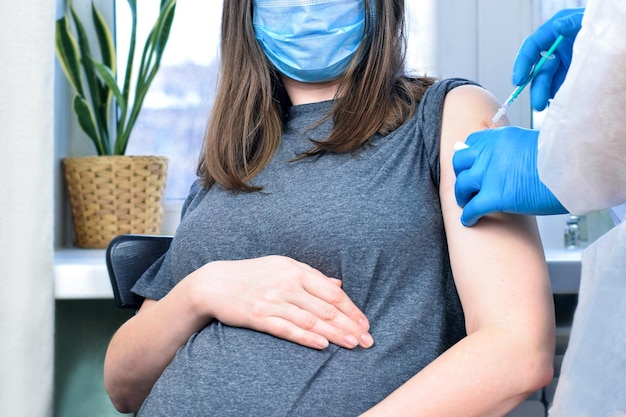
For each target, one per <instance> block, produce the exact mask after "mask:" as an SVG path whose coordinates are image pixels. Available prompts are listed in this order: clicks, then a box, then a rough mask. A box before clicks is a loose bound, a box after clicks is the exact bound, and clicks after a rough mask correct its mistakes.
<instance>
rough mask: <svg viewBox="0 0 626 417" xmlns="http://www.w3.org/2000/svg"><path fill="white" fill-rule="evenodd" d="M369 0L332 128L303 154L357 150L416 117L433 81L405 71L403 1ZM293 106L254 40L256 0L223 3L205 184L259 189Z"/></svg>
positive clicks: (201, 168) (201, 170) (202, 170)
mask: <svg viewBox="0 0 626 417" xmlns="http://www.w3.org/2000/svg"><path fill="white" fill-rule="evenodd" d="M364 1H365V6H366V10H370V12H369V13H366V16H365V30H364V33H365V35H364V39H363V41H362V42H361V46H360V49H359V51H358V52H357V54H356V57H355V59H354V60H353V62H352V64H351V65H350V67H349V68H348V70H347V72H346V74H345V75H344V76H343V77H342V79H341V81H340V84H339V91H338V94H337V96H338V97H339V98H338V99H337V100H336V103H335V105H334V108H333V110H332V114H331V115H330V117H332V118H333V130H332V132H331V134H330V136H329V137H328V138H327V139H326V140H324V141H314V142H312V148H311V149H310V150H309V151H308V152H307V153H306V154H304V155H303V157H307V156H312V155H319V154H322V153H326V152H334V153H347V152H354V151H356V150H358V149H359V148H360V147H361V146H363V145H364V144H365V143H367V141H368V140H369V139H370V138H371V137H372V136H373V135H374V134H376V133H380V134H382V135H385V134H388V133H390V132H392V131H393V130H395V129H397V128H398V127H399V126H400V125H401V124H402V123H404V122H405V121H406V120H407V119H408V118H409V117H410V116H411V115H412V114H413V112H414V111H415V108H416V107H417V103H419V100H420V99H421V97H422V95H423V94H424V92H425V91H426V89H427V88H428V87H429V86H430V85H431V84H432V83H433V82H434V80H433V79H431V78H411V77H407V76H405V74H404V72H403V71H404V58H405V56H404V55H405V47H406V38H405V34H404V16H405V10H404V0H364ZM372 7H374V8H375V10H374V13H372V12H371V10H372V9H371V8H372ZM372 20H374V21H372ZM290 105H291V103H290V101H289V97H288V96H287V94H286V91H285V89H284V87H283V85H282V83H281V81H280V76H279V74H278V73H277V71H276V70H275V69H274V68H273V67H272V66H271V65H270V64H269V61H268V60H267V59H266V57H265V55H264V53H263V51H262V49H261V47H260V46H259V44H258V43H257V40H256V38H255V34H254V29H253V26H252V0H240V1H232V0H225V1H224V6H223V14H222V40H221V75H220V81H219V84H218V90H217V97H216V99H215V103H214V106H213V110H212V114H211V118H210V119H209V123H208V126H207V131H206V135H205V140H204V145H203V151H202V155H201V158H200V161H199V165H198V175H199V176H201V177H202V178H203V180H204V184H205V185H212V184H215V183H219V184H221V185H222V186H223V187H225V188H227V189H231V190H240V191H258V190H261V189H262V187H259V186H256V185H253V184H252V183H251V180H252V179H253V178H254V176H255V175H256V174H258V173H259V171H261V169H263V167H265V165H267V163H268V162H269V161H270V159H271V158H272V156H273V155H274V152H275V151H276V149H277V147H278V145H279V143H280V137H281V134H282V128H283V120H284V116H285V114H286V112H287V110H288V108H289V106H290Z"/></svg>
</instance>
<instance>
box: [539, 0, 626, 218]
mask: <svg viewBox="0 0 626 417" xmlns="http://www.w3.org/2000/svg"><path fill="white" fill-rule="evenodd" d="M624 22H626V1H624V0H590V1H589V3H588V5H587V9H586V11H585V15H584V17H583V24H582V29H581V30H580V32H579V33H578V36H577V38H576V41H575V43H574V53H573V58H572V63H571V66H570V69H569V72H568V75H567V77H566V79H565V82H564V83H563V85H562V86H561V89H560V90H559V92H558V93H557V94H556V96H555V98H554V100H552V102H551V104H550V108H549V110H548V112H547V114H546V118H545V120H544V123H543V126H542V127H541V131H540V134H539V151H538V157H537V162H538V170H539V175H540V178H541V180H542V181H543V182H544V183H545V184H546V186H548V188H550V190H551V191H552V192H553V193H554V194H555V195H556V197H557V198H558V199H559V201H560V202H561V203H562V204H563V205H564V206H565V207H566V208H567V209H568V210H569V211H570V212H572V213H575V214H584V213H587V212H590V211H594V210H599V209H603V208H608V207H612V206H616V205H619V204H621V203H623V202H625V201H626V70H625V69H626V41H624V40H625V39H626V24H625V23H624Z"/></svg>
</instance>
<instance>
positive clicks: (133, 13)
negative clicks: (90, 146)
mask: <svg viewBox="0 0 626 417" xmlns="http://www.w3.org/2000/svg"><path fill="white" fill-rule="evenodd" d="M128 7H129V8H130V17H131V27H130V39H129V45H128V57H127V59H126V74H124V86H123V87H122V94H123V95H124V99H125V100H126V102H128V101H129V97H130V80H131V77H132V74H133V67H134V62H135V48H136V45H137V1H136V0H128ZM120 123H121V124H123V123H125V121H124V120H122V121H120Z"/></svg>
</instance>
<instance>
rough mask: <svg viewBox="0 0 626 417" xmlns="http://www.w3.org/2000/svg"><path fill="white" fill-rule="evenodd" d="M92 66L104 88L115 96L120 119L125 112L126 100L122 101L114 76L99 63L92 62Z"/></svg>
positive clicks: (122, 97)
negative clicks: (104, 85)
mask: <svg viewBox="0 0 626 417" xmlns="http://www.w3.org/2000/svg"><path fill="white" fill-rule="evenodd" d="M93 66H94V67H95V69H96V71H97V72H98V75H99V76H100V79H102V81H103V82H104V84H106V86H107V87H108V88H109V89H110V90H111V91H112V92H113V95H114V96H115V101H116V103H117V106H118V108H119V110H120V117H122V118H123V117H125V115H126V111H127V107H126V100H125V99H124V96H123V95H122V92H121V91H120V88H119V87H118V85H117V80H116V79H115V74H113V72H112V71H111V69H110V68H109V67H107V66H106V65H104V64H102V63H100V62H97V61H93Z"/></svg>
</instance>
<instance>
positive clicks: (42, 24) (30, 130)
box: [0, 0, 55, 417]
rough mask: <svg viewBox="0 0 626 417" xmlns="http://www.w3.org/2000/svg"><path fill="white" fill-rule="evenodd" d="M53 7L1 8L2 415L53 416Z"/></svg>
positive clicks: (33, 0) (39, 2) (42, 3)
mask: <svg viewBox="0 0 626 417" xmlns="http://www.w3.org/2000/svg"><path fill="white" fill-rule="evenodd" d="M54 18H55V3H54V2H52V1H49V0H25V1H8V0H2V2H1V3H0V416H20V417H30V416H33V417H45V416H51V415H52V401H53V400H52V398H53V397H52V391H53V388H52V387H53V360H54V357H53V356H54V355H53V345H54V295H53V267H52V259H53V217H52V213H53V178H52V177H53V175H52V173H53V149H54V147H53V145H54V144H53V74H54Z"/></svg>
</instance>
